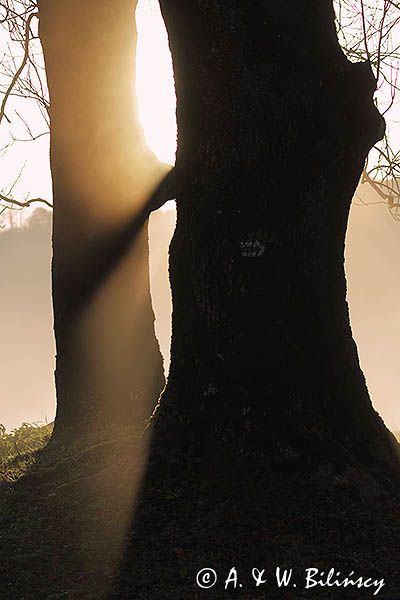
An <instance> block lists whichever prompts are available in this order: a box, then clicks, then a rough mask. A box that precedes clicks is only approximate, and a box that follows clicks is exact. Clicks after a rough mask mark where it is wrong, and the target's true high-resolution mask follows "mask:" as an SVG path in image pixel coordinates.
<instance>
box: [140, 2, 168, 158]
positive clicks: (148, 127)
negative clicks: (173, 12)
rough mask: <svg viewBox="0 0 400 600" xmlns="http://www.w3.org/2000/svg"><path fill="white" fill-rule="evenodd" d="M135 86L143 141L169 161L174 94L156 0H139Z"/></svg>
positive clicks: (166, 48) (159, 156) (166, 41)
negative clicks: (143, 135) (144, 139)
mask: <svg viewBox="0 0 400 600" xmlns="http://www.w3.org/2000/svg"><path fill="white" fill-rule="evenodd" d="M136 23H137V30H138V46H137V74H136V90H137V95H138V104H139V115H140V120H141V122H142V125H143V129H144V134H145V138H146V142H147V145H148V146H149V148H150V149H151V150H152V151H153V152H154V154H156V156H157V158H158V159H159V160H160V161H162V162H166V163H169V164H171V165H173V164H174V163H175V152H176V117H175V109H176V98H175V89H174V78H173V72H172V61H171V53H170V51H169V47H168V37H167V33H166V30H165V26H164V21H163V19H162V16H161V12H160V8H159V4H158V2H156V1H155V0H139V2H138V5H137V10H136Z"/></svg>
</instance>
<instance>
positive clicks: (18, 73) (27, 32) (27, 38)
mask: <svg viewBox="0 0 400 600" xmlns="http://www.w3.org/2000/svg"><path fill="white" fill-rule="evenodd" d="M38 15H39V13H37V12H34V13H30V15H29V17H28V18H27V20H26V24H25V43H24V46H25V48H24V49H25V51H24V57H23V59H22V62H21V65H20V66H19V68H18V69H17V71H16V72H15V74H14V77H13V78H12V80H11V83H10V85H9V86H8V88H7V91H6V93H5V94H4V98H3V101H2V103H1V107H0V123H1V122H2V120H3V117H4V113H5V110H6V104H7V100H8V98H9V96H10V94H11V92H12V90H13V88H14V86H15V84H16V83H17V81H18V79H19V78H20V76H21V73H22V71H23V70H24V68H25V65H26V63H27V62H28V58H29V41H30V29H31V22H32V19H33V18H34V17H38Z"/></svg>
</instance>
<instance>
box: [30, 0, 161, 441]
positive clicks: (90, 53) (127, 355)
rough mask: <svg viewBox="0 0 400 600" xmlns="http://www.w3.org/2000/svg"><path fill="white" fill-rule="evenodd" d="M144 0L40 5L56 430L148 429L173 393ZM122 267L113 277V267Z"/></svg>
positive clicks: (49, 0) (52, 0)
mask: <svg viewBox="0 0 400 600" xmlns="http://www.w3.org/2000/svg"><path fill="white" fill-rule="evenodd" d="M136 4H137V3H136V2H135V1H134V0H122V1H120V2H110V1H109V0H84V1H82V0H40V2H39V10H40V38H41V41H42V45H43V50H44V55H45V62H46V73H47V79H48V85H49V90H50V100H51V170H52V177H53V193H54V220H53V306H54V329H55V336H56V345H57V366H56V373H55V379H56V390H57V401H58V406H57V417H56V431H58V432H60V431H62V430H66V429H68V428H70V427H73V428H74V429H83V430H85V431H86V430H88V429H93V428H96V427H102V426H104V425H107V426H120V425H132V424H138V425H142V423H143V422H144V419H145V418H146V417H147V416H148V415H149V414H150V412H151V409H152V406H153V405H154V403H155V402H156V400H157V397H158V395H159V393H160V391H161V389H162V387H163V383H164V376H163V366H162V358H161V354H160V351H159V347H158V343H157V340H156V338H155V334H154V314H153V309H152V305H151V298H150V285H149V251H148V234H147V221H146V222H145V224H144V225H143V226H142V227H140V226H139V227H136V229H134V235H132V238H131V239H129V240H125V242H124V245H123V247H122V248H121V247H120V246H118V244H117V246H116V245H115V243H114V242H115V239H118V235H119V232H121V231H123V230H124V229H125V228H126V227H127V223H128V222H132V221H133V222H135V218H138V219H139V225H140V224H141V223H142V222H143V221H145V219H143V220H142V221H140V215H141V214H142V210H143V208H144V205H145V204H146V200H147V198H148V197H149V196H150V195H151V192H152V190H153V189H154V188H155V187H156V185H157V184H158V183H159V181H160V179H161V178H162V177H163V176H164V175H165V173H166V169H165V168H164V167H163V166H160V164H159V163H158V161H157V160H156V158H155V157H154V156H153V155H152V154H151V153H150V152H149V151H148V150H147V148H146V145H145V141H144V137H143V132H142V129H141V126H140V123H139V120H138V114H137V106H136V96H135V91H134V81H135V61H136V31H135V8H136ZM111 267H112V268H111Z"/></svg>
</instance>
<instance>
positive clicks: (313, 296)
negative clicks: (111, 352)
mask: <svg viewBox="0 0 400 600" xmlns="http://www.w3.org/2000/svg"><path fill="white" fill-rule="evenodd" d="M161 6H162V10H163V14H164V18H165V21H166V25H167V29H168V32H169V38H170V44H171V50H172V54H173V59H174V69H175V79H176V90H177V99H178V113H177V114H178V128H179V144H178V156H177V166H176V177H177V207H178V218H177V228H176V231H175V235H174V238H173V241H172V244H171V250H170V276H171V285H172V293H173V306H174V312H173V339H172V349H171V370H170V376H169V380H168V385H167V389H166V391H165V393H164V396H163V399H162V402H161V406H160V410H159V415H158V416H157V419H156V421H157V425H156V431H158V430H159V429H160V428H161V429H162V430H163V429H166V428H174V427H175V429H179V427H178V426H177V425H174V422H175V423H177V421H179V422H180V423H181V424H182V429H181V430H180V433H178V431H176V435H177V438H176V439H175V442H177V440H178V439H179V437H180V435H187V434H189V435H192V436H193V438H194V439H195V440H196V442H198V443H199V444H200V445H201V439H202V440H203V442H205V439H206V438H207V437H208V436H209V435H210V434H211V437H216V438H223V439H228V438H229V439H231V441H232V442H233V443H234V445H236V446H237V447H238V448H239V449H241V450H243V451H245V452H248V453H252V452H253V451H254V452H256V453H257V454H260V453H261V454H264V455H266V456H268V457H269V459H273V460H277V461H278V462H279V461H285V462H293V463H294V464H296V463H298V462H299V461H301V462H303V461H304V459H306V460H311V461H314V460H315V459H316V460H317V461H318V462H320V461H321V460H325V459H326V458H328V459H329V460H334V461H339V462H343V461H345V462H346V461H349V460H350V461H352V460H356V461H361V462H364V463H368V464H370V465H372V464H374V465H375V466H376V467H379V465H380V463H381V462H385V461H389V462H390V463H392V465H394V464H395V463H397V454H396V452H397V450H396V449H395V446H394V444H393V440H392V438H391V436H390V435H389V433H388V432H387V431H386V429H385V427H384V425H383V423H382V421H381V420H380V418H379V417H378V416H377V414H376V413H375V411H374V410H373V408H372V405H371V401H370V398H369V395H368V391H367V387H366V384H365V380H364V376H363V374H362V372H361V369H360V366H359V361H358V356H357V350H356V345H355V343H354V340H353V338H352V333H351V328H350V323H349V314H348V306H347V303H346V281H345V274H344V244H345V235H346V226H347V219H348V213H349V207H350V203H351V199H352V196H353V193H354V191H355V188H356V186H357V183H358V180H359V177H360V174H361V171H362V168H363V164H364V161H365V158H366V155H367V153H368V151H369V149H370V148H371V147H372V145H373V144H374V143H375V142H376V141H377V140H378V139H379V138H380V137H381V136H382V134H383V131H384V121H383V119H382V118H381V116H380V115H379V113H378V112H377V110H376V108H375V106H374V104H373V100H372V96H373V92H374V89H375V81H374V78H373V76H372V73H371V71H370V69H369V66H368V65H367V64H365V63H359V64H351V63H349V62H348V61H347V60H346V58H345V57H344V55H343V53H342V51H341V49H340V47H339V45H338V42H337V37H336V32H335V26H334V13H333V8H332V3H331V2H328V1H326V2H320V1H310V0H307V1H301V2H296V3H294V2H291V1H285V2H266V1H257V2H254V3H252V6H251V10H249V9H248V7H247V6H246V5H245V4H244V3H242V2H238V1H236V0H230V1H228V2H223V3H221V2H217V1H214V0H211V1H197V2H191V3H186V4H185V5H183V3H182V2H177V1H171V0H170V1H168V0H165V1H164V2H161ZM185 430H186V431H187V433H186V434H185ZM156 435H157V434H156ZM172 435H173V434H172ZM156 443H157V442H156ZM206 445H207V443H206ZM199 451H200V453H201V452H202V450H199Z"/></svg>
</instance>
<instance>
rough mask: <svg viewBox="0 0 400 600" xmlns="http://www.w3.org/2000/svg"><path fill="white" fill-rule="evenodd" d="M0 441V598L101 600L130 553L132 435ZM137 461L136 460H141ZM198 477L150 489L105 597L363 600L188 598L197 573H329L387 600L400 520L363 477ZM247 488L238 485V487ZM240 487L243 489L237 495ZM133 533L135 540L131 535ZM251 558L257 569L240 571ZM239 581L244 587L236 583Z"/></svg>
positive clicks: (338, 598) (288, 597)
mask: <svg viewBox="0 0 400 600" xmlns="http://www.w3.org/2000/svg"><path fill="white" fill-rule="evenodd" d="M0 432H2V433H1V437H0V599H1V600H42V599H43V600H47V599H48V600H55V599H58V598H66V599H71V600H103V599H105V598H109V597H110V594H111V589H112V588H113V580H114V576H115V574H116V572H117V570H118V565H119V564H120V563H121V562H122V558H123V551H124V549H125V547H126V545H127V546H128V549H129V548H131V546H132V544H131V543H130V540H131V535H130V531H131V517H132V502H133V500H132V499H133V497H134V495H135V483H134V482H135V481H136V480H137V475H138V473H139V472H140V470H141V466H140V464H139V463H138V461H137V459H134V457H135V456H136V457H137V455H138V436H137V433H136V432H133V431H129V430H125V431H124V432H118V433H117V432H115V435H108V436H106V437H104V438H96V439H90V440H86V442H85V444H84V445H80V446H79V445H78V444H75V445H71V444H70V445H69V446H68V449H65V448H60V447H55V446H53V447H52V446H51V445H50V447H48V448H47V449H46V450H45V451H43V450H42V449H43V448H45V446H46V443H47V441H48V440H49V436H50V434H51V426H46V427H41V428H38V427H33V426H28V425H26V426H24V427H22V428H20V429H19V430H17V431H15V432H14V433H13V434H6V433H5V432H4V431H3V430H1V428H0ZM142 453H143V450H141V451H140V453H139V454H140V455H141V454H142ZM237 475H238V474H237V472H236V473H235V475H234V476H233V477H231V476H230V475H229V474H228V476H227V477H225V479H223V478H217V479H215V478H212V484H210V481H211V480H208V479H206V480H203V482H202V484H201V486H200V487H199V485H198V482H197V480H196V477H194V476H193V473H188V474H187V479H186V480H185V481H184V482H183V484H182V479H180V480H179V482H178V481H177V479H176V478H175V476H174V475H173V474H172V475H171V476H170V477H167V478H164V479H160V481H159V483H158V484H157V485H156V486H155V487H154V488H153V489H152V490H151V494H152V496H153V497H154V499H155V502H153V503H152V506H149V507H147V506H144V507H143V506H141V507H140V515H141V520H140V523H139V525H138V527H137V528H135V534H134V539H135V544H136V546H135V551H136V554H137V557H136V558H134V557H133V558H132V557H131V556H130V554H129V553H130V552H131V549H129V550H128V555H129V560H130V561H131V559H132V560H133V561H136V562H135V565H136V566H134V567H132V568H131V566H130V565H131V564H134V563H133V562H129V563H128V564H129V567H128V568H127V569H125V571H124V572H123V575H122V577H121V582H122V583H121V585H120V587H119V590H120V591H119V592H118V593H117V594H116V595H114V597H115V598H117V597H118V598H121V599H122V598H123V599H126V600H128V599H129V600H196V599H197V598H198V599H201V600H203V599H204V600H220V599H221V600H222V599H223V598H241V600H258V599H261V598H263V599H266V600H281V599H282V600H283V599H284V600H303V598H307V599H309V600H346V599H347V598H355V599H358V598H360V599H361V598H372V597H374V596H373V592H372V591H371V590H361V591H358V590H357V591H356V592H354V591H353V592H352V593H351V592H347V591H345V590H343V589H339V590H333V591H332V590H327V589H325V588H324V589H322V588H319V590H318V591H317V592H315V591H314V590H309V591H308V592H307V593H305V591H304V590H303V591H301V590H295V591H293V590H287V591H285V590H277V589H275V588H269V587H268V588H266V589H265V590H261V589H259V590H256V589H252V592H251V594H249V592H244V591H242V590H236V592H234V591H233V590H231V591H225V590H224V589H223V586H221V585H220V586H219V587H218V586H217V587H216V588H214V589H212V590H205V591H202V592H201V591H200V590H199V588H198V587H197V586H196V585H195V583H194V581H195V574H196V571H197V569H198V568H199V567H206V566H210V567H213V568H215V569H216V570H218V571H219V572H220V571H221V572H224V573H225V571H227V570H229V567H230V566H236V568H238V570H239V572H243V571H245V572H246V573H248V572H251V567H252V566H257V567H258V566H260V567H262V568H266V569H267V571H268V572H271V571H272V570H274V568H275V566H277V565H282V566H288V567H291V566H293V567H295V568H296V567H297V568H298V569H300V570H301V569H303V568H307V567H311V566H317V567H318V566H320V567H321V568H327V566H329V565H331V566H333V567H335V568H336V569H339V570H341V571H342V572H344V573H348V572H349V571H350V570H352V569H354V570H356V571H357V572H359V573H361V574H368V575H371V576H374V577H384V578H385V579H386V580H387V585H386V587H385V588H384V590H383V591H382V592H381V593H380V594H379V595H378V598H390V599H392V600H400V560H399V558H400V551H399V542H400V509H399V505H398V503H397V501H395V500H393V499H391V498H389V497H388V495H387V494H386V493H385V492H384V490H382V488H381V487H380V486H379V485H377V484H375V483H374V481H373V480H371V479H369V478H368V477H366V478H364V479H363V478H362V477H361V478H360V476H359V475H358V474H355V473H351V472H347V473H343V474H334V473H332V472H331V471H330V470H329V469H326V470H320V471H319V472H318V473H316V474H314V475H312V476H304V475H300V476H296V477H292V478H290V480H289V479H288V478H287V477H286V476H284V475H282V474H272V473H271V474H270V479H269V485H268V489H267V490H266V489H265V482H264V483H263V482H262V481H259V482H254V480H252V479H251V478H249V476H247V475H246V473H245V472H243V477H242V482H241V484H240V485H239V486H236V485H234V484H233V483H232V482H234V481H235V480H236V479H237ZM246 478H247V479H246ZM249 490H250V492H249ZM135 536H136V537H135ZM253 561H256V562H255V564H253ZM246 583H247V582H246Z"/></svg>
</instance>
